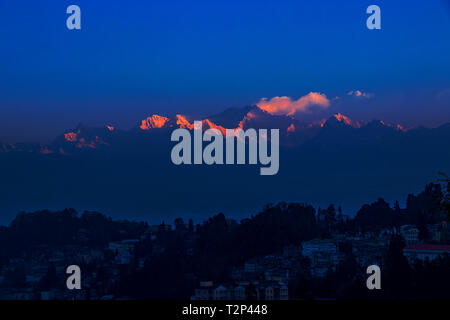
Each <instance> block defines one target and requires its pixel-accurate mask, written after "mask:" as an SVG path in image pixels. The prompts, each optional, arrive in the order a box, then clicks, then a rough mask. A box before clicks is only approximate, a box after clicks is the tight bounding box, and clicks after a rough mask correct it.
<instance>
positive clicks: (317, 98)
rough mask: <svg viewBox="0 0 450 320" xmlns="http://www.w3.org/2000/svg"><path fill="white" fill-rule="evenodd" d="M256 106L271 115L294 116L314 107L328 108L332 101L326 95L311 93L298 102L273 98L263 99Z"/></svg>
mask: <svg viewBox="0 0 450 320" xmlns="http://www.w3.org/2000/svg"><path fill="white" fill-rule="evenodd" d="M256 105H257V106H258V107H259V108H260V109H262V110H264V111H266V112H268V113H270V114H275V115H288V116H292V115H295V114H296V113H302V112H307V111H308V110H309V109H310V108H311V107H313V106H317V107H321V108H328V107H329V106H330V100H328V98H327V96H326V95H325V94H322V93H319V92H310V93H308V94H307V95H305V96H303V97H301V98H300V99H298V100H292V99H291V98H289V97H286V96H283V97H273V98H272V99H270V100H268V99H267V98H262V99H261V100H260V101H259V102H258V103H257V104H256Z"/></svg>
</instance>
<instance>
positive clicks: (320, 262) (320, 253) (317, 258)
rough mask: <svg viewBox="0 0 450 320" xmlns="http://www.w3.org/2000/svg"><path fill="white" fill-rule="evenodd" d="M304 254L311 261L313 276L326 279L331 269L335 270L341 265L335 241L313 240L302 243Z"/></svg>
mask: <svg viewBox="0 0 450 320" xmlns="http://www.w3.org/2000/svg"><path fill="white" fill-rule="evenodd" d="M302 247H303V250H302V254H303V256H304V257H307V258H309V259H310V260H311V274H312V275H313V276H315V277H324V276H325V275H326V273H327V270H328V269H329V268H331V269H335V268H336V266H337V265H338V263H339V254H338V248H337V244H336V242H335V241H334V240H319V239H315V240H311V241H306V242H303V243H302Z"/></svg>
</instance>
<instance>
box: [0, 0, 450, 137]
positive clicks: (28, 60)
mask: <svg viewBox="0 0 450 320" xmlns="http://www.w3.org/2000/svg"><path fill="white" fill-rule="evenodd" d="M70 4H77V5H79V6H80V7H81V11H82V30H80V31H69V30H67V28H66V24H65V21H66V18H67V14H66V8H67V6H68V5H70ZM370 4H377V5H379V6H380V8H381V15H382V29H381V30H372V31H371V30H368V29H367V28H366V27H365V21H366V19H367V17H368V15H367V14H366V13H365V10H366V8H367V6H368V5H370ZM449 35H450V5H449V1H443V0H430V1H392V0H391V1H345V2H343V1H308V2H306V1H286V0H278V1H264V0H258V1H253V0H251V1H250V0H240V1H236V0H227V1H221V0H215V1H211V0H207V1H197V0H193V1H186V0H184V1H181V0H179V1H170V0H166V1H125V0H110V1H100V0H96V1H92V0H90V1H85V0H71V1H50V0H44V1H43V0H40V1H31V0H27V1H26V0H14V1H6V0H0V39H1V43H2V45H1V50H0V139H3V140H10V141H28V140H40V141H48V140H50V139H51V138H53V137H54V136H55V135H57V134H59V133H61V132H62V131H63V130H65V129H67V128H71V127H74V126H76V125H77V124H78V123H79V122H83V123H86V124H89V125H103V124H104V123H112V124H115V125H117V126H119V127H122V128H124V129H128V128H130V127H131V126H133V125H134V124H135V123H136V121H138V120H139V119H142V118H144V117H146V116H148V115H150V114H152V113H159V114H163V115H172V114H175V113H184V114H188V115H192V116H194V117H200V116H206V115H209V114H213V113H216V112H219V111H221V110H223V109H224V108H227V107H237V106H244V105H247V104H251V103H255V102H257V101H259V99H261V98H263V97H267V98H271V97H274V96H289V97H292V98H294V99H298V98H299V97H301V96H303V95H305V94H307V93H309V92H321V93H324V94H326V95H327V97H328V98H330V99H332V98H334V97H336V96H339V97H340V98H341V99H339V100H335V101H334V100H332V104H331V106H330V108H328V110H327V112H342V113H344V114H348V115H349V116H351V117H354V118H355V119H357V120H368V119H373V118H377V119H383V120H387V121H392V122H400V123H402V124H404V125H407V126H408V125H418V124H423V125H427V126H435V125H439V124H442V123H444V122H450V40H449V39H450V36H449ZM350 90H361V91H362V92H368V93H370V94H371V98H367V99H363V98H361V99H359V98H355V97H350V96H348V95H347V93H348V92H349V91H350ZM309 116H312V115H309ZM317 116H323V115H317Z"/></svg>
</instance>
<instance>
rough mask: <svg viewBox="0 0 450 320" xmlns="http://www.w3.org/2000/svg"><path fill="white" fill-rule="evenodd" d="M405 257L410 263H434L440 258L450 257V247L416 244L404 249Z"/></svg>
mask: <svg viewBox="0 0 450 320" xmlns="http://www.w3.org/2000/svg"><path fill="white" fill-rule="evenodd" d="M403 254H404V256H405V257H406V258H407V259H408V261H409V262H410V263H412V262H414V261H416V260H422V261H424V260H429V261H432V260H434V259H436V258H437V257H439V256H443V255H446V254H447V255H450V245H444V244H415V245H410V246H407V247H405V248H404V249H403Z"/></svg>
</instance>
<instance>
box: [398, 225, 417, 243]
mask: <svg viewBox="0 0 450 320" xmlns="http://www.w3.org/2000/svg"><path fill="white" fill-rule="evenodd" d="M400 234H401V235H402V237H403V238H404V239H405V243H406V245H408V246H409V245H412V244H416V243H418V242H419V229H417V228H416V227H414V226H412V225H403V226H401V227H400Z"/></svg>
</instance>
